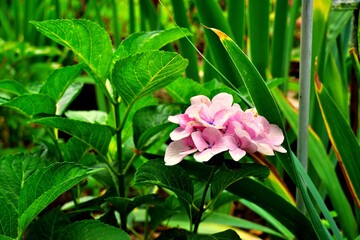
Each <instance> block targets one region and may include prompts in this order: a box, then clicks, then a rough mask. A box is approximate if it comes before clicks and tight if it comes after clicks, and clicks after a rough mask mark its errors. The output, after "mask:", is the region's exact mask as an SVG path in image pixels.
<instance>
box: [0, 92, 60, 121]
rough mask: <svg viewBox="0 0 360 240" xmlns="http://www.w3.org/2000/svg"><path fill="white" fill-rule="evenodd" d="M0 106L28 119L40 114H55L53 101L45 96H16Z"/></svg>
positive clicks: (28, 94)
mask: <svg viewBox="0 0 360 240" xmlns="http://www.w3.org/2000/svg"><path fill="white" fill-rule="evenodd" d="M1 106H5V107H10V108H13V109H15V110H17V111H19V112H21V113H23V114H25V115H27V116H29V117H32V116H35V115H37V114H40V113H44V114H55V111H56V108H55V101H54V100H53V99H52V98H51V97H49V96H48V95H45V94H30V93H26V94H24V95H21V96H18V97H16V98H13V99H11V100H10V101H8V102H6V103H3V104H1Z"/></svg>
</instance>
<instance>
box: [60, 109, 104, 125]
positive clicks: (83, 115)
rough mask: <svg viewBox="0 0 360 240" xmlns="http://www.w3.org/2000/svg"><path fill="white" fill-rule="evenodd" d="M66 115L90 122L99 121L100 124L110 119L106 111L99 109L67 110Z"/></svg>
mask: <svg viewBox="0 0 360 240" xmlns="http://www.w3.org/2000/svg"><path fill="white" fill-rule="evenodd" d="M65 116H66V117H68V118H70V119H74V120H78V121H84V122H89V123H98V124H106V122H107V120H108V115H107V113H106V112H103V111H97V110H91V111H72V110H69V111H66V112H65Z"/></svg>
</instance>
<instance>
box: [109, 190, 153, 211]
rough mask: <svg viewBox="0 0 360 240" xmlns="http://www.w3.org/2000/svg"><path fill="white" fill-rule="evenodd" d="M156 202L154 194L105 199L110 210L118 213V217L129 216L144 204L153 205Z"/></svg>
mask: <svg viewBox="0 0 360 240" xmlns="http://www.w3.org/2000/svg"><path fill="white" fill-rule="evenodd" d="M156 200H157V195H156V194H148V195H143V196H138V197H135V198H123V197H110V198H107V199H106V201H107V202H109V205H110V207H111V208H114V209H115V210H116V211H118V212H119V213H120V215H124V216H127V215H129V213H130V212H131V211H132V210H134V209H135V208H137V207H140V206H141V205H143V204H145V203H153V202H154V201H156Z"/></svg>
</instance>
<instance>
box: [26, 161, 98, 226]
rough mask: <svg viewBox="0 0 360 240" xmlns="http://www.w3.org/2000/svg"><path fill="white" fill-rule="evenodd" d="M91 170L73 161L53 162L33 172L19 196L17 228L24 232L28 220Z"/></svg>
mask: <svg viewBox="0 0 360 240" xmlns="http://www.w3.org/2000/svg"><path fill="white" fill-rule="evenodd" d="M99 170H101V169H98V170H91V169H88V168H85V167H83V166H81V165H78V164H75V163H54V164H52V165H50V166H48V167H46V168H42V169H40V170H38V171H37V172H36V173H34V174H33V175H32V176H31V177H29V178H28V179H27V181H25V182H24V185H23V186H22V188H21V191H20V196H19V215H20V217H19V230H20V231H21V232H24V231H25V229H26V227H27V226H28V225H29V224H30V222H31V221H32V220H33V219H34V218H35V217H36V216H37V214H39V213H40V212H41V211H42V210H43V209H44V208H45V207H46V206H47V205H49V204H50V203H51V202H52V201H54V200H55V199H56V198H57V197H58V196H60V194H61V193H63V192H65V191H67V190H69V189H70V188H71V187H73V186H74V185H75V184H77V183H78V182H80V181H81V180H83V179H84V178H85V177H87V176H89V175H90V174H93V173H95V172H97V171H99Z"/></svg>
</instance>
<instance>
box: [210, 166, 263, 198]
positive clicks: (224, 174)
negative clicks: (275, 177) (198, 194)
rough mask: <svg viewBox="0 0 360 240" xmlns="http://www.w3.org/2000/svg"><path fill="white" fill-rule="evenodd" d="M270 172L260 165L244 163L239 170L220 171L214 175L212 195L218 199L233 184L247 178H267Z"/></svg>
mask: <svg viewBox="0 0 360 240" xmlns="http://www.w3.org/2000/svg"><path fill="white" fill-rule="evenodd" d="M269 173H270V170H269V169H268V168H267V167H265V166H263V165H260V164H255V163H243V164H241V165H239V166H238V167H237V169H234V170H229V169H219V171H217V172H216V173H215V175H214V178H213V180H212V182H211V195H212V198H213V199H217V198H218V197H219V196H220V194H221V193H222V192H223V191H224V190H225V189H226V188H227V187H228V186H230V185H231V184H233V183H235V182H237V181H240V180H241V179H243V178H247V177H257V178H260V179H264V178H266V177H267V176H268V175H269Z"/></svg>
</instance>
